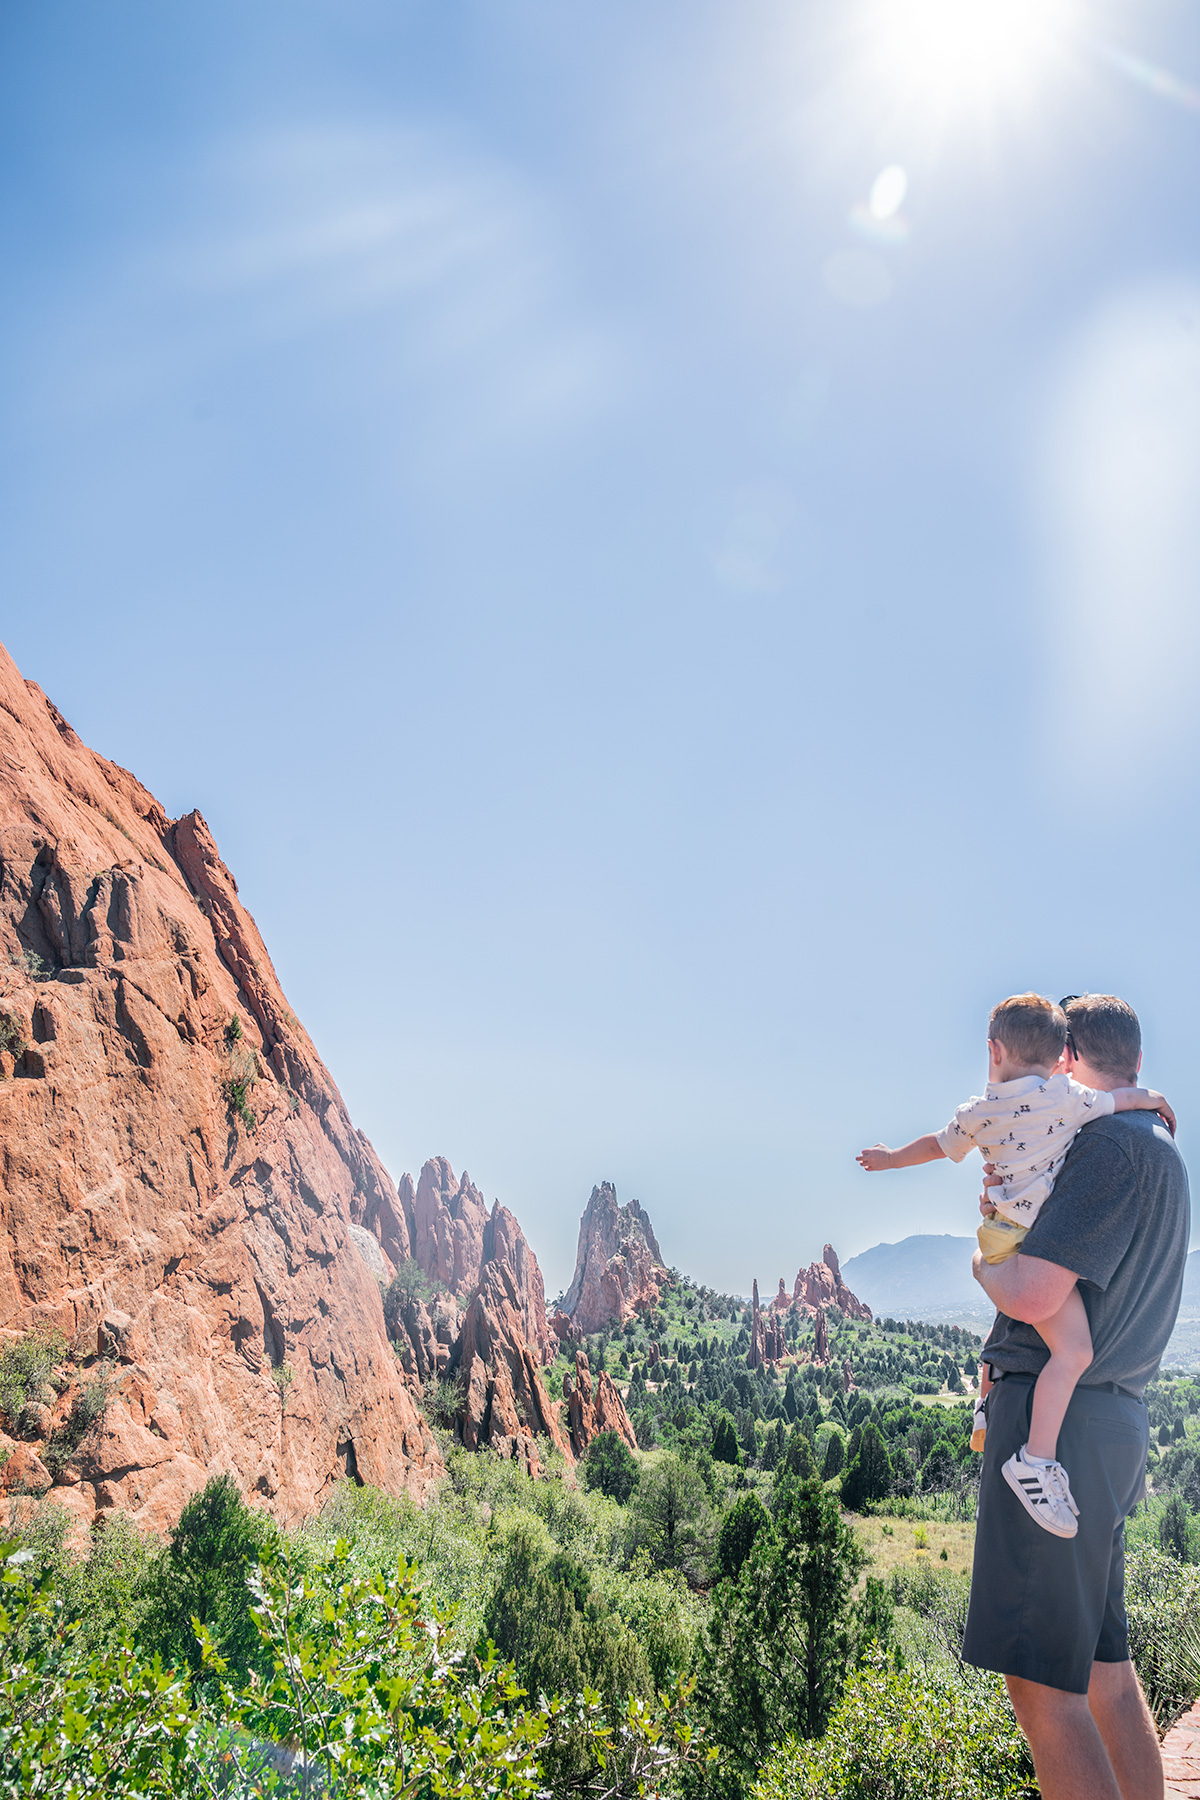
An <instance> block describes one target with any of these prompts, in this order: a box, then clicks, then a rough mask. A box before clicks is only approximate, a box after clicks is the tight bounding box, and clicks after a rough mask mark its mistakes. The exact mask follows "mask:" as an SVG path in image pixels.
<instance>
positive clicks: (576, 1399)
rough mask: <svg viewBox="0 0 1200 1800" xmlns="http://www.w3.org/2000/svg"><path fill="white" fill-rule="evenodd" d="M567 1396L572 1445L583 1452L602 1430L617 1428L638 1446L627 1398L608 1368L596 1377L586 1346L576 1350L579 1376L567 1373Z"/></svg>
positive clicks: (579, 1453)
mask: <svg viewBox="0 0 1200 1800" xmlns="http://www.w3.org/2000/svg"><path fill="white" fill-rule="evenodd" d="M563 1397H564V1399H565V1400H566V1402H567V1417H568V1420H569V1422H570V1430H571V1448H572V1450H573V1451H574V1452H575V1454H576V1456H582V1455H583V1453H584V1451H585V1450H586V1449H587V1447H588V1445H589V1444H590V1443H591V1441H592V1439H593V1438H595V1437H599V1436H600V1433H601V1432H602V1431H615V1432H617V1433H618V1434H619V1435H620V1436H621V1437H623V1438H624V1439H625V1442H626V1443H627V1444H628V1445H629V1448H630V1449H631V1450H636V1449H637V1437H636V1436H635V1434H634V1429H633V1426H632V1425H631V1424H630V1422H629V1414H628V1413H627V1412H626V1411H625V1402H624V1401H623V1400H622V1398H621V1396H620V1393H619V1392H618V1390H617V1387H616V1384H615V1382H614V1381H613V1379H612V1377H611V1376H610V1375H609V1373H608V1370H607V1369H601V1371H600V1373H599V1375H598V1376H597V1377H596V1379H595V1381H593V1380H592V1371H591V1369H590V1367H589V1365H588V1359H587V1357H586V1356H585V1354H584V1352H583V1351H582V1350H577V1351H576V1353H575V1376H574V1379H573V1380H572V1378H571V1376H570V1375H564V1376H563Z"/></svg>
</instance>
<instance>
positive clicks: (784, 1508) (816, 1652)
mask: <svg viewBox="0 0 1200 1800" xmlns="http://www.w3.org/2000/svg"><path fill="white" fill-rule="evenodd" d="M862 1563H863V1552H862V1549H861V1547H860V1545H859V1542H858V1539H857V1538H856V1537H855V1535H854V1532H853V1531H852V1530H851V1529H850V1527H849V1526H847V1525H845V1524H843V1522H842V1520H841V1517H840V1515H839V1512H838V1507H837V1503H836V1501H835V1500H834V1499H833V1498H832V1496H831V1495H830V1494H829V1493H828V1491H827V1490H826V1489H825V1488H823V1487H822V1486H821V1484H820V1483H819V1482H817V1481H815V1480H812V1481H805V1482H791V1483H786V1484H785V1485H784V1486H783V1488H782V1489H781V1490H780V1492H779V1494H778V1496H777V1510H776V1516H775V1519H774V1521H773V1523H772V1524H771V1526H770V1527H769V1528H767V1529H763V1530H760V1531H759V1532H758V1533H757V1535H756V1537H755V1540H754V1543H753V1546H752V1548H751V1550H750V1554H749V1556H748V1557H747V1558H746V1561H745V1562H744V1563H743V1565H742V1568H741V1570H740V1572H739V1574H738V1577H737V1579H736V1581H723V1582H722V1583H721V1584H720V1586H719V1587H718V1588H717V1589H716V1591H715V1593H714V1595H713V1599H712V1607H711V1616H710V1619H709V1624H708V1628H707V1630H706V1632H705V1635H704V1638H703V1640H702V1645H701V1652H700V1658H699V1681H698V1687H697V1696H698V1701H699V1705H700V1708H701V1711H702V1714H703V1716H704V1717H705V1718H706V1720H707V1722H708V1724H709V1726H710V1728H711V1731H712V1736H713V1741H714V1742H715V1743H716V1744H718V1745H719V1746H720V1747H721V1749H722V1751H723V1768H724V1771H725V1777H724V1778H725V1782H726V1784H727V1786H728V1788H729V1790H730V1791H732V1792H736V1791H738V1788H739V1786H740V1785H742V1784H744V1783H747V1782H749V1781H750V1780H751V1779H752V1778H753V1777H754V1775H755V1774H756V1773H757V1771H758V1769H759V1768H760V1767H761V1765H762V1762H763V1759H764V1757H766V1756H767V1755H769V1754H770V1752H771V1751H772V1750H773V1749H774V1748H775V1747H776V1746H777V1745H778V1744H780V1743H781V1742H782V1741H783V1740H784V1739H785V1738H786V1737H788V1736H789V1735H795V1736H799V1737H819V1736H820V1735H821V1733H822V1732H823V1731H824V1729H825V1726H826V1723H827V1721H828V1718H829V1714H830V1712H831V1710H832V1708H833V1707H834V1706H835V1705H836V1703H837V1701H838V1698H839V1696H840V1693H841V1688H842V1684H843V1682H844V1680H845V1676H846V1670H847V1668H848V1666H849V1665H850V1664H851V1663H852V1661H853V1658H854V1654H855V1649H856V1644H857V1641H858V1639H859V1636H860V1631H859V1622H858V1620H857V1619H856V1617H855V1613H854V1608H853V1605H852V1593H853V1589H854V1583H855V1580H856V1578H857V1576H858V1573H859V1571H860V1569H861V1567H862Z"/></svg>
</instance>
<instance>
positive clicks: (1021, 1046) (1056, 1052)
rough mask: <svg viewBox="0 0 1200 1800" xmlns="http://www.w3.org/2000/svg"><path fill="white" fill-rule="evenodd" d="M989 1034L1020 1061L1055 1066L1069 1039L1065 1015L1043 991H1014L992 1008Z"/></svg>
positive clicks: (1037, 1065) (1035, 1065) (1039, 1066)
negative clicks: (1028, 992) (1036, 992)
mask: <svg viewBox="0 0 1200 1800" xmlns="http://www.w3.org/2000/svg"><path fill="white" fill-rule="evenodd" d="M988 1036H989V1037H990V1038H994V1039H995V1040H996V1042H997V1043H998V1044H1003V1045H1004V1048H1005V1049H1006V1050H1007V1051H1008V1054H1009V1055H1010V1056H1012V1057H1015V1058H1016V1060H1017V1061H1018V1062H1023V1063H1030V1064H1032V1065H1033V1066H1034V1067H1035V1068H1041V1067H1043V1066H1044V1065H1047V1064H1048V1065H1049V1066H1050V1067H1051V1068H1053V1066H1054V1064H1055V1063H1056V1062H1057V1061H1058V1059H1059V1057H1060V1056H1061V1055H1062V1053H1063V1047H1064V1045H1065V1044H1066V1041H1067V1020H1066V1015H1065V1013H1064V1012H1063V1009H1062V1007H1061V1006H1056V1005H1055V1004H1054V1002H1053V1000H1047V999H1046V998H1045V997H1044V995H1042V994H1013V995H1012V996H1011V998H1010V999H1008V1000H1002V1001H1001V1002H1000V1004H999V1006H994V1007H993V1008H992V1016H991V1018H990V1019H989V1020H988Z"/></svg>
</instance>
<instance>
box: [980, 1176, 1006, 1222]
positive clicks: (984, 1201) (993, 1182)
mask: <svg viewBox="0 0 1200 1800" xmlns="http://www.w3.org/2000/svg"><path fill="white" fill-rule="evenodd" d="M1003 1186H1004V1183H1003V1181H1002V1180H1001V1178H1000V1176H999V1175H997V1173H996V1165H995V1163H990V1162H986V1163H984V1165H983V1192H982V1194H980V1196H979V1210H980V1212H981V1213H982V1214H983V1216H984V1218H985V1219H994V1218H995V1216H996V1209H995V1207H994V1206H993V1205H992V1196H991V1194H990V1193H989V1192H988V1189H989V1188H994V1187H1003Z"/></svg>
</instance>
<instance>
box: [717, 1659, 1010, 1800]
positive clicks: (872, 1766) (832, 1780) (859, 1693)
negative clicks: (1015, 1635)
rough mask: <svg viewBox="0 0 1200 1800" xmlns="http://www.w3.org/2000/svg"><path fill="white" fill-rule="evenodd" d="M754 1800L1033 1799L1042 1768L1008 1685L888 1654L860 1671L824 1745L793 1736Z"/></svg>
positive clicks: (762, 1777) (762, 1778)
mask: <svg viewBox="0 0 1200 1800" xmlns="http://www.w3.org/2000/svg"><path fill="white" fill-rule="evenodd" d="M751 1793H752V1794H753V1796H754V1800H1018V1797H1021V1800H1025V1797H1032V1796H1035V1795H1036V1793H1037V1787H1036V1785H1035V1783H1034V1779H1033V1764H1032V1762H1031V1760H1030V1756H1029V1751H1028V1747H1027V1746H1026V1743H1025V1739H1024V1738H1023V1737H1022V1736H1021V1733H1020V1731H1019V1730H1018V1728H1017V1724H1016V1720H1015V1719H1014V1718H1013V1715H1012V1709H1011V1708H1010V1706H1009V1704H1008V1699H1007V1697H1006V1695H1005V1693H1004V1686H1003V1683H1002V1682H1001V1681H1000V1680H999V1679H998V1678H997V1677H993V1676H987V1677H981V1678H980V1679H978V1680H968V1681H963V1680H962V1679H960V1678H958V1677H957V1676H954V1675H951V1674H949V1673H948V1672H944V1671H941V1670H938V1669H930V1668H920V1667H916V1668H902V1669H898V1668H896V1667H895V1665H894V1663H892V1662H891V1661H889V1659H888V1658H886V1657H885V1656H884V1655H883V1654H881V1653H880V1652H879V1651H874V1652H872V1653H870V1654H869V1655H868V1656H867V1657H866V1658H865V1659H864V1662H863V1666H862V1667H861V1668H860V1669H858V1670H857V1671H855V1673H854V1674H853V1675H852V1676H851V1677H850V1680H849V1682H848V1683H847V1686H846V1692H845V1694H844V1695H843V1697H842V1700H841V1703H840V1704H839V1706H838V1707H837V1710H836V1711H835V1712H834V1714H833V1716H832V1717H831V1719H830V1721H829V1729H828V1731H827V1732H826V1734H825V1736H824V1737H823V1738H822V1739H821V1741H820V1742H819V1743H812V1742H807V1743H806V1742H804V1741H801V1740H797V1739H793V1740H791V1741H790V1742H789V1743H787V1744H785V1745H784V1746H783V1747H782V1749H780V1750H779V1751H777V1752H776V1753H775V1754H774V1755H773V1756H772V1757H771V1758H770V1760H769V1762H768V1763H767V1765H766V1767H765V1768H764V1769H763V1770H762V1773H761V1775H760V1776H759V1778H758V1780H757V1781H756V1782H755V1783H754V1786H753V1788H752V1789H751Z"/></svg>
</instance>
